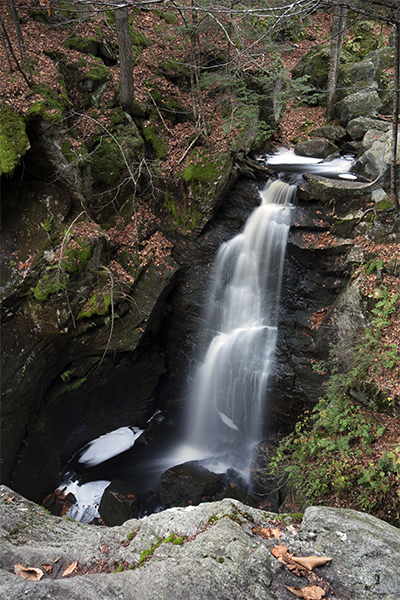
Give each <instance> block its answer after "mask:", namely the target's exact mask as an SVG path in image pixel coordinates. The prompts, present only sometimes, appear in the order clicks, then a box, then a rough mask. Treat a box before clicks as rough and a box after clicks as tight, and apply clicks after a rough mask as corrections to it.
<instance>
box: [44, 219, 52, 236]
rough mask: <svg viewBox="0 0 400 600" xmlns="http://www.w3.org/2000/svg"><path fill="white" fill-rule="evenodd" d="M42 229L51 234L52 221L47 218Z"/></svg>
mask: <svg viewBox="0 0 400 600" xmlns="http://www.w3.org/2000/svg"><path fill="white" fill-rule="evenodd" d="M42 229H43V231H47V233H49V232H50V231H51V221H50V219H48V218H46V219H45V220H44V223H43V225H42Z"/></svg>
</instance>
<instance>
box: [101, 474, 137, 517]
mask: <svg viewBox="0 0 400 600" xmlns="http://www.w3.org/2000/svg"><path fill="white" fill-rule="evenodd" d="M99 513H100V516H101V518H102V519H104V521H105V522H106V524H107V525H109V526H110V527H113V526H115V525H122V523H125V521H128V519H136V518H137V516H138V496H137V493H136V491H134V490H133V489H130V488H129V487H128V486H127V484H126V483H125V482H123V481H119V480H117V479H114V480H113V481H112V482H111V483H110V485H109V486H108V487H107V488H106V489H105V490H104V494H103V497H102V499H101V502H100V506H99Z"/></svg>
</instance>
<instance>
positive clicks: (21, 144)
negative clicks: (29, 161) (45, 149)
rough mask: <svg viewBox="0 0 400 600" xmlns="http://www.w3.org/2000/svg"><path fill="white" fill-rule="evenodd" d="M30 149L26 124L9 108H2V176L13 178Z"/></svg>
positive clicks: (0, 141)
mask: <svg viewBox="0 0 400 600" xmlns="http://www.w3.org/2000/svg"><path fill="white" fill-rule="evenodd" d="M29 148H30V142H29V138H28V136H27V134H26V129H25V122H24V119H23V117H22V116H21V115H18V114H17V113H15V112H14V111H13V110H11V108H10V107H9V106H7V105H6V104H2V105H1V106H0V175H7V176H11V175H12V174H13V173H14V170H15V167H16V166H17V165H18V164H19V160H20V158H21V156H23V155H24V154H25V153H26V152H27V151H28V150H29Z"/></svg>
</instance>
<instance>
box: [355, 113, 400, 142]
mask: <svg viewBox="0 0 400 600" xmlns="http://www.w3.org/2000/svg"><path fill="white" fill-rule="evenodd" d="M391 126H392V125H391V123H388V122H387V121H381V120H380V119H373V118H371V117H356V118H355V119H352V120H351V121H349V122H348V123H347V127H346V131H347V133H348V134H349V136H350V137H351V139H352V140H355V141H360V140H362V139H363V137H364V135H365V134H366V133H367V131H368V130H369V129H375V130H377V131H382V132H383V131H388V129H390V128H391Z"/></svg>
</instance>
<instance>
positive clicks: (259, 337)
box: [181, 180, 296, 471]
mask: <svg viewBox="0 0 400 600" xmlns="http://www.w3.org/2000/svg"><path fill="white" fill-rule="evenodd" d="M295 193H296V186H294V185H288V184H287V183H284V182H283V181H280V180H276V181H273V182H272V183H268V184H267V186H266V187H265V188H264V190H263V191H262V192H261V193H260V194H261V204H260V206H259V207H258V208H257V209H256V210H255V211H254V212H253V213H252V214H251V216H250V217H249V219H248V221H247V223H246V225H245V229H244V231H243V233H241V234H239V235H237V236H236V237H235V238H234V239H232V240H231V241H229V242H228V243H226V244H223V246H222V247H221V248H220V250H219V252H218V254H217V257H216V260H215V266H214V273H213V278H212V287H211V290H210V294H209V301H208V308H207V315H206V322H207V326H208V328H209V332H210V337H211V339H210V341H209V346H208V350H207V352H206V355H205V357H204V360H203V363H202V364H201V366H200V367H199V369H198V371H197V374H196V377H195V383H194V391H193V397H192V402H191V408H190V414H189V416H188V423H187V431H188V444H187V445H186V446H185V447H184V448H182V449H181V456H182V458H183V457H185V459H186V460H189V459H190V458H198V459H200V458H207V457H208V460H206V461H204V462H203V464H206V465H207V466H208V467H209V468H211V469H212V470H214V471H224V470H226V468H228V467H236V468H237V469H239V470H242V469H245V468H246V464H245V463H248V461H249V458H250V453H251V452H250V450H251V448H252V447H253V446H254V444H255V443H257V442H258V441H260V436H261V423H262V416H263V411H264V408H265V407H264V404H265V395H266V389H267V384H268V380H269V377H270V374H271V370H272V366H273V360H274V354H275V347H276V340H277V324H278V310H279V296H280V287H281V280H282V270H283V261H284V255H285V249H286V243H287V237H288V233H289V228H290V222H291V212H292V208H293V205H292V201H293V198H294V196H295Z"/></svg>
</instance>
